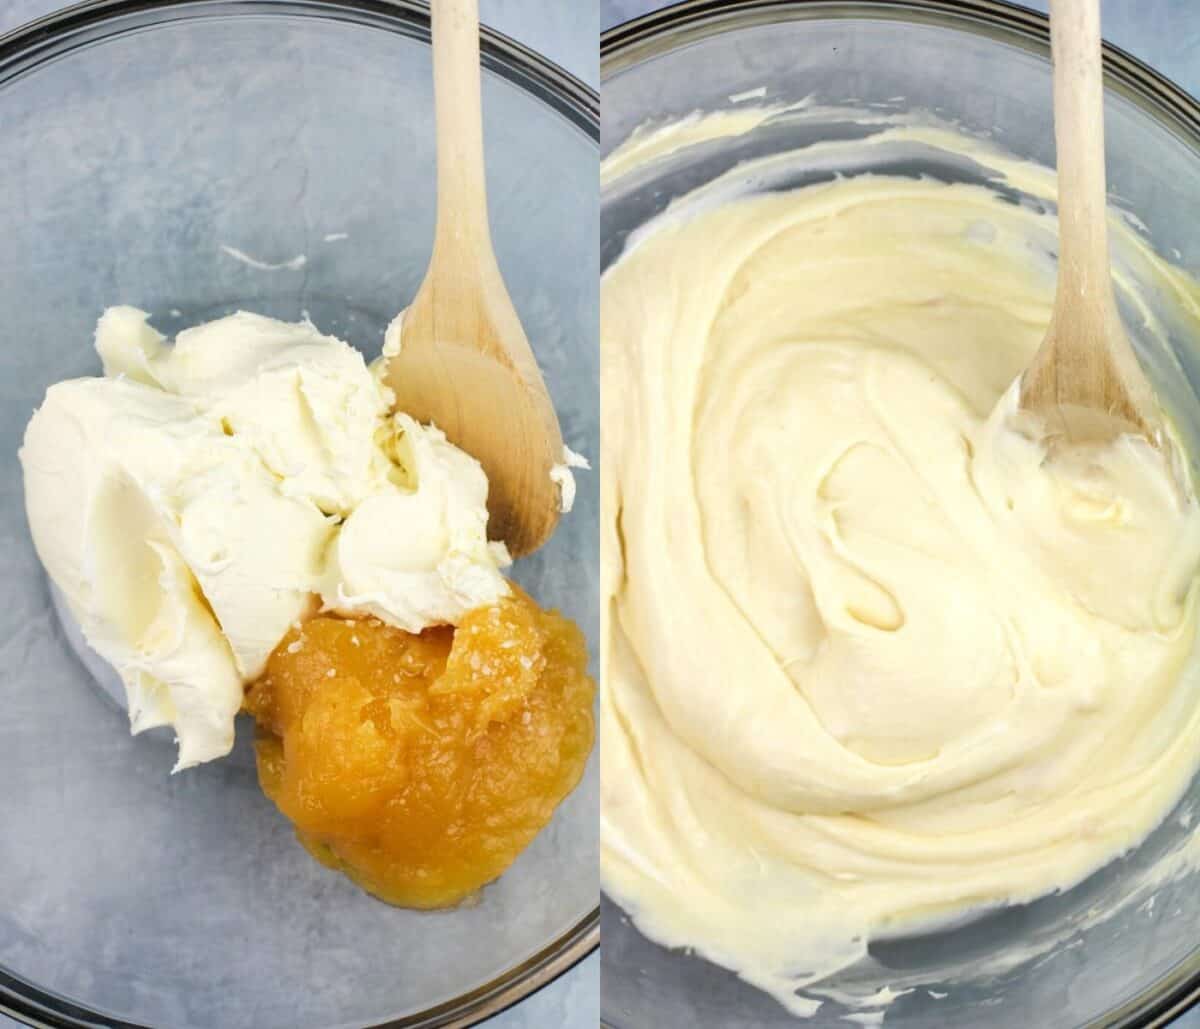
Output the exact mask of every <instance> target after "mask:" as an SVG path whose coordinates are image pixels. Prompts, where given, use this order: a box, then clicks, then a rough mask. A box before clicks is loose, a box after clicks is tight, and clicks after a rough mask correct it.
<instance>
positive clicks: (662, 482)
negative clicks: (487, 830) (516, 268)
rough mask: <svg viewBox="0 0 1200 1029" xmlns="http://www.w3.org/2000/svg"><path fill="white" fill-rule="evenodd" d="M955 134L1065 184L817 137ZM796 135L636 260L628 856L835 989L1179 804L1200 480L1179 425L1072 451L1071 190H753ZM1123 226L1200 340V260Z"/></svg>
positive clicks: (614, 763)
mask: <svg viewBox="0 0 1200 1029" xmlns="http://www.w3.org/2000/svg"><path fill="white" fill-rule="evenodd" d="M739 117H746V118H749V117H751V116H750V115H749V114H745V115H743V114H742V113H740V112H739ZM873 120H874V121H875V122H876V124H878V119H873ZM691 137H695V138H705V137H704V134H703V133H700V132H699V130H698V129H697V128H696V125H695V124H694V123H689V138H691ZM926 144H928V145H936V146H940V147H945V148H947V149H951V150H957V151H960V152H962V153H964V154H967V155H969V157H970V159H971V161H973V162H979V163H980V164H982V165H986V166H987V167H988V168H989V169H991V170H993V171H994V173H995V176H994V178H993V180H992V184H993V185H1004V186H1009V187H1015V188H1019V189H1021V190H1023V191H1025V192H1027V193H1029V194H1033V195H1037V196H1042V197H1052V196H1053V188H1054V183H1053V174H1052V173H1051V172H1049V171H1048V170H1046V169H1043V168H1040V167H1037V166H1034V165H1031V164H1025V163H1022V162H1018V161H1015V160H1012V159H1009V158H1004V157H1002V156H1001V155H997V154H995V153H994V152H991V151H988V150H987V149H986V148H983V147H982V146H980V145H979V144H977V143H975V142H973V141H971V140H969V139H967V138H966V137H962V136H958V135H957V134H953V133H949V132H946V131H944V130H935V129H922V128H920V127H917V126H915V125H913V124H908V125H901V126H900V127H895V128H885V129H883V130H881V131H879V132H878V133H877V134H876V135H874V136H872V137H870V138H869V139H866V140H861V141H858V142H856V143H852V144H846V143H839V144H829V145H827V146H826V145H824V144H818V145H817V146H814V147H812V148H809V151H808V152H806V154H805V155H804V157H805V159H807V160H809V161H810V162H811V163H812V165H813V166H819V167H824V166H826V165H828V166H832V167H836V166H837V160H838V155H839V154H844V153H853V151H854V148H856V147H857V148H860V149H861V148H868V147H894V148H897V151H898V152H904V150H905V148H908V147H912V146H918V145H926ZM639 147H640V149H641V150H642V151H643V152H645V153H649V154H650V155H651V157H652V158H653V157H657V156H659V154H660V152H661V150H662V148H661V147H655V146H649V147H648V146H647V143H646V139H645V138H644V137H643V138H642V139H641V141H640V143H639ZM616 159H617V160H618V161H619V162H621V163H622V170H624V169H625V167H626V166H627V165H629V164H630V161H631V155H630V154H629V153H625V154H621V153H618V154H617V155H616ZM781 160H791V161H795V160H796V155H787V156H786V157H785V158H784V159H781V158H779V157H773V158H767V159H762V160H760V161H759V162H757V164H758V167H757V169H755V168H748V167H746V166H742V167H740V168H737V169H734V171H733V172H731V173H728V174H727V176H726V177H725V178H724V179H722V180H717V181H716V182H714V183H712V184H710V185H709V186H707V187H704V188H703V189H702V190H701V191H700V193H699V194H698V195H696V196H693V197H685V198H683V199H682V200H680V201H678V202H677V203H676V204H675V205H673V206H672V207H671V208H670V209H668V211H667V212H665V213H664V214H663V215H661V216H660V217H659V218H658V219H657V220H656V221H655V222H653V223H651V224H650V225H648V226H645V227H644V228H643V229H642V230H640V231H639V233H638V234H637V237H636V238H635V239H634V240H633V241H632V242H631V244H630V245H629V246H628V247H627V250H626V253H625V254H624V255H623V256H622V257H621V258H620V259H619V260H618V261H617V262H616V263H615V264H614V265H613V266H612V267H610V268H609V269H608V270H607V272H606V273H605V275H604V278H603V281H602V287H601V310H602V339H601V343H602V396H603V404H604V424H605V437H604V450H603V455H602V482H603V487H602V488H603V511H602V526H603V529H602V531H603V534H604V535H603V539H602V547H603V552H602V553H603V562H602V564H603V569H604V576H605V578H604V582H603V585H602V589H603V594H604V596H603V611H604V624H603V634H602V638H603V648H604V649H603V668H604V672H603V690H602V725H603V729H602V733H601V740H602V744H601V745H602V760H603V768H604V775H603V800H602V804H603V833H602V850H601V866H602V876H603V881H604V885H605V888H606V890H607V891H608V892H609V893H610V894H611V895H612V896H614V898H615V899H617V900H618V901H619V902H620V903H621V904H622V905H623V906H624V907H625V908H626V910H627V911H628V912H629V913H630V914H631V916H632V917H633V918H634V921H635V922H636V924H637V925H638V927H639V928H640V929H641V930H642V931H643V932H644V933H646V934H647V935H648V936H650V937H651V938H652V939H654V940H656V941H659V942H661V943H663V944H666V945H668V946H688V947H693V948H695V949H696V950H698V951H699V952H700V953H702V954H704V955H705V956H706V957H708V958H710V959H711V960H714V961H716V962H718V963H720V964H722V965H725V966H726V967H729V968H731V969H734V970H735V971H737V972H738V973H739V974H740V975H741V976H742V977H743V978H745V979H746V980H748V981H750V982H752V983H755V984H756V985H758V986H760V987H762V988H763V989H766V990H768V991H770V992H771V993H773V994H774V995H775V996H776V997H778V998H779V1000H780V1001H781V1002H782V1003H784V1004H785V1005H787V1006H788V1007H789V1008H790V1009H791V1010H792V1011H794V1012H796V1013H797V1014H810V1013H811V1012H812V1011H813V1010H815V1007H816V1006H817V1004H818V1003H819V1001H818V1000H817V999H816V998H815V996H813V994H814V991H813V990H811V989H809V988H810V987H813V986H814V985H815V986H818V990H817V991H815V992H816V993H819V992H820V989H819V986H820V984H821V983H822V981H823V980H827V979H829V978H830V977H831V976H834V975H836V973H838V972H839V971H842V970H844V969H846V968H848V967H850V966H851V965H853V964H854V963H855V962H857V961H859V960H860V959H861V958H863V957H864V956H865V955H866V952H867V946H868V944H869V942H870V941H871V940H872V939H878V938H880V937H884V936H887V935H890V934H895V933H897V932H905V931H912V930H913V929H914V928H919V927H920V926H921V925H923V924H929V923H934V922H944V921H947V920H952V919H954V918H956V917H961V916H962V915H964V914H965V913H968V912H971V911H973V910H977V909H981V908H986V907H991V906H996V905H1002V904H1010V903H1016V902H1021V901H1027V900H1032V899H1034V898H1036V897H1038V896H1041V895H1043V894H1046V893H1048V892H1051V891H1054V890H1058V889H1063V888H1066V887H1069V886H1071V885H1073V884H1074V883H1076V882H1078V881H1080V880H1081V879H1082V878H1084V877H1086V876H1087V875H1089V874H1090V873H1092V872H1093V871H1095V870H1096V869H1098V868H1099V867H1101V866H1102V865H1104V864H1106V863H1107V862H1109V861H1111V860H1112V859H1113V858H1115V857H1117V856H1118V855H1120V854H1122V853H1124V852H1126V851H1128V850H1129V849H1130V848H1132V847H1134V846H1136V845H1137V844H1138V843H1139V842H1140V841H1141V840H1142V839H1143V838H1144V837H1145V836H1146V835H1147V834H1148V833H1149V832H1150V831H1151V830H1152V829H1153V828H1154V827H1155V826H1156V825H1157V824H1158V823H1159V822H1160V821H1161V820H1162V819H1163V818H1164V817H1165V816H1166V814H1167V813H1168V811H1169V810H1170V809H1171V807H1172V806H1173V804H1174V803H1175V802H1176V801H1177V800H1178V798H1179V796H1180V795H1181V793H1182V792H1183V790H1184V789H1185V788H1186V786H1187V784H1188V783H1189V781H1190V780H1191V778H1192V776H1193V775H1194V773H1195V771H1196V768H1197V763H1198V761H1200V753H1198V752H1197V750H1196V747H1195V745H1194V741H1195V739H1196V738H1197V733H1198V732H1200V676H1198V674H1197V666H1196V662H1195V660H1194V649H1195V637H1196V622H1197V608H1196V605H1197V590H1196V575H1197V567H1198V565H1200V506H1198V504H1197V500H1196V496H1195V493H1194V490H1193V487H1192V483H1191V477H1190V472H1189V469H1188V468H1187V467H1186V466H1185V462H1180V463H1179V464H1178V466H1176V467H1168V466H1167V464H1166V461H1165V459H1164V458H1163V456H1162V454H1161V453H1160V452H1159V451H1158V450H1156V449H1155V448H1153V447H1152V446H1150V445H1149V444H1148V443H1146V442H1145V441H1144V440H1141V439H1137V438H1128V437H1126V438H1122V439H1121V440H1119V441H1118V442H1117V443H1115V444H1113V445H1110V446H1104V447H1099V448H1091V449H1079V448H1070V447H1067V448H1057V447H1055V448H1051V447H1048V446H1047V442H1046V440H1045V439H1044V438H1043V437H1042V434H1041V433H1040V431H1039V426H1037V425H1036V424H1032V423H1030V422H1029V421H1028V420H1027V419H1026V418H1024V417H1023V416H1022V417H1018V414H1017V411H1016V381H1017V378H1018V376H1019V375H1020V373H1021V371H1022V369H1023V368H1024V367H1025V365H1026V364H1027V363H1028V361H1029V359H1030V358H1031V356H1032V355H1033V353H1034V351H1035V349H1036V348H1037V346H1038V344H1039V342H1040V340H1041V338H1042V336H1043V334H1044V332H1045V328H1046V325H1047V323H1048V321H1049V317H1050V310H1051V304H1052V301H1053V291H1054V277H1053V263H1052V258H1051V257H1050V254H1051V252H1052V250H1053V245H1054V219H1053V215H1052V214H1047V213H1045V212H1044V211H1043V210H1039V209H1035V208H1034V207H1033V206H1030V205H1026V204H1020V203H1013V202H1012V200H1011V198H1010V197H1005V196H1002V195H1001V194H1000V193H999V192H997V190H996V189H994V188H992V186H990V185H982V184H965V183H957V184H948V183H944V182H938V181H933V180H931V179H925V178H906V177H898V176H895V177H894V176H882V175H859V176H854V177H850V178H835V179H834V180H833V181H823V182H818V183H815V184H812V185H807V186H804V187H802V188H799V189H791V190H786V191H783V192H771V193H756V192H755V191H754V187H753V185H751V186H743V185H742V184H744V183H751V184H754V183H759V182H761V181H762V179H763V174H762V172H763V169H768V170H769V168H770V166H771V165H779V163H780V162H781ZM608 181H611V176H610V177H608ZM1117 231H1119V233H1120V234H1121V236H1122V240H1123V242H1124V243H1126V244H1127V246H1128V247H1129V248H1130V250H1131V252H1133V254H1134V257H1135V259H1136V261H1137V262H1138V267H1137V273H1138V277H1140V278H1145V277H1150V278H1151V279H1152V280H1153V281H1154V282H1155V283H1156V284H1158V286H1159V287H1161V288H1162V289H1163V290H1166V291H1168V292H1170V291H1175V292H1176V293H1178V295H1179V297H1180V305H1181V307H1185V308H1189V310H1190V312H1191V313H1190V315H1189V317H1190V318H1191V319H1192V322H1191V325H1190V328H1191V329H1192V331H1194V333H1195V335H1196V336H1197V337H1200V321H1197V320H1196V316H1195V304H1194V297H1195V293H1194V290H1195V285H1194V284H1193V283H1191V281H1190V280H1188V279H1186V277H1185V276H1183V274H1182V273H1180V272H1179V271H1178V270H1177V269H1173V268H1171V267H1169V266H1168V265H1166V264H1165V263H1163V262H1161V261H1160V260H1159V259H1158V258H1157V257H1155V256H1154V255H1153V254H1152V253H1151V252H1150V250H1149V248H1148V247H1146V246H1145V244H1144V243H1142V242H1140V241H1138V240H1136V239H1134V237H1133V234H1132V233H1131V232H1130V231H1129V230H1128V228H1127V227H1120V228H1119V229H1118V230H1117ZM1118 278H1119V280H1122V279H1123V281H1121V285H1122V286H1123V288H1124V289H1125V291H1126V292H1127V294H1128V297H1127V300H1128V301H1129V303H1131V304H1133V305H1134V306H1135V307H1137V305H1138V296H1137V289H1138V283H1137V282H1134V281H1132V273H1131V272H1130V271H1129V269H1128V268H1126V269H1124V270H1123V271H1121V270H1119V272H1118ZM1138 310H1139V312H1140V314H1142V315H1144V317H1145V319H1146V321H1147V325H1148V331H1151V332H1153V331H1157V330H1156V329H1155V326H1154V325H1153V324H1152V318H1151V316H1150V315H1149V313H1148V308H1145V307H1141V308H1138ZM1193 403H1194V401H1193ZM1176 442H1179V443H1180V446H1179V447H1178V448H1176V449H1179V450H1180V451H1185V450H1186V448H1185V447H1184V445H1183V444H1182V442H1181V441H1179V440H1177V441H1176ZM783 911H786V912H789V916H788V917H780V912H783ZM798 991H804V992H805V993H807V994H808V995H807V996H806V995H803V994H802V993H801V992H798Z"/></svg>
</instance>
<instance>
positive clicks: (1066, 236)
mask: <svg viewBox="0 0 1200 1029" xmlns="http://www.w3.org/2000/svg"><path fill="white" fill-rule="evenodd" d="M1050 46H1051V52H1052V54H1053V57H1054V64H1055V68H1056V70H1055V74H1054V140H1055V144H1056V146H1057V149H1058V181H1059V186H1060V188H1059V193H1058V233H1059V256H1058V261H1059V263H1058V276H1059V278H1058V294H1057V303H1056V306H1057V307H1058V308H1060V309H1062V308H1063V305H1068V309H1069V310H1070V311H1071V313H1072V317H1074V318H1078V317H1079V316H1080V315H1081V314H1086V313H1089V312H1090V313H1094V314H1095V315H1097V316H1099V315H1105V314H1107V310H1106V307H1107V302H1108V301H1110V300H1111V297H1112V278H1111V276H1110V274H1109V255H1108V229H1107V226H1106V222H1105V217H1106V215H1105V211H1106V208H1107V193H1106V188H1105V175H1104V82H1103V76H1102V70H1101V69H1102V65H1101V56H1100V0H1050ZM1064 185H1065V187H1066V188H1063V187H1064ZM1101 296H1103V297H1104V298H1105V301H1106V303H1105V304H1101V303H1098V302H1097V298H1098V297H1101ZM1093 328H1094V329H1097V330H1098V328H1099V327H1098V326H1095V327H1093Z"/></svg>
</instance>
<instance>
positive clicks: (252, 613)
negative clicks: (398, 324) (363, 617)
mask: <svg viewBox="0 0 1200 1029" xmlns="http://www.w3.org/2000/svg"><path fill="white" fill-rule="evenodd" d="M96 349H97V351H98V352H99V354H100V357H101V359H102V361H103V363H104V372H105V375H104V377H103V378H83V379H74V380H69V381H66V382H60V383H57V384H56V385H54V386H51V387H50V389H49V390H48V391H47V393H46V398H45V401H44V403H43V404H42V406H41V407H40V408H39V409H38V410H37V411H36V412H35V414H34V416H33V418H32V419H31V421H30V423H29V426H28V429H27V430H26V436H25V444H24V446H23V447H22V450H21V462H22V466H23V468H24V474H25V497H26V507H27V511H28V515H29V523H30V528H31V531H32V535H33V540H34V544H35V546H36V547H37V551H38V554H39V556H40V557H41V559H42V562H43V564H44V565H45V566H46V569H47V571H48V572H49V574H50V576H51V578H52V579H53V580H54V582H55V583H56V584H57V586H58V587H59V589H60V590H61V591H62V593H63V594H64V595H65V597H66V599H67V603H68V605H69V607H70V609H71V612H72V613H73V614H74V616H75V617H76V618H77V619H78V621H79V623H80V626H81V628H82V630H83V632H84V635H85V637H86V639H87V640H88V642H89V644H90V645H91V646H92V647H93V648H94V649H95V650H96V651H97V652H98V653H99V654H100V655H101V656H102V657H103V658H104V659H105V660H107V661H108V662H109V663H111V664H112V665H113V666H114V668H116V669H117V671H118V672H119V673H120V675H121V678H122V680H123V681H124V683H125V687H126V693H127V699H128V706H129V714H130V723H131V727H132V729H133V731H134V732H140V731H142V730H144V729H148V728H152V727H155V726H159V725H168V724H169V725H172V726H173V727H174V729H175V732H176V736H177V738H178V742H179V761H178V764H177V765H176V768H177V769H179V768H186V767H188V766H189V765H193V764H196V763H198V762H202V761H207V760H211V759H212V758H215V757H220V756H222V755H224V754H226V753H228V751H229V749H230V747H231V746H232V744H233V723H234V716H235V715H236V713H237V711H238V709H239V707H240V705H241V697H242V688H243V685H244V684H245V683H247V682H250V681H252V680H253V679H255V678H256V677H257V676H258V675H260V674H261V672H262V670H263V667H264V665H265V663H266V659H267V657H268V655H269V654H270V653H271V651H272V650H273V649H274V648H275V646H276V645H277V644H278V642H279V640H280V639H281V638H282V637H283V635H284V634H285V633H286V631H287V629H288V627H289V626H290V625H291V624H292V623H293V622H295V621H297V620H299V619H302V618H304V617H307V616H308V615H309V614H311V613H313V612H314V611H315V610H317V609H318V608H324V609H327V610H335V611H338V612H341V613H345V614H354V613H370V614H373V615H376V616H378V617H379V618H381V619H383V620H384V621H386V622H389V623H391V624H393V625H397V626H399V627H400V628H403V629H405V630H407V631H410V632H418V631H420V630H421V629H422V628H424V627H426V626H429V625H434V624H445V623H454V622H457V621H458V619H459V618H460V617H461V616H462V615H463V614H465V613H466V612H467V611H469V610H471V609H472V608H474V607H477V606H481V605H484V604H488V603H492V602H494V601H495V600H497V599H498V598H500V597H502V596H504V595H505V594H506V593H507V591H508V587H507V584H506V582H505V580H504V578H503V576H502V575H501V573H500V571H499V568H500V567H501V566H502V565H503V564H506V563H507V553H506V552H505V551H504V548H503V546H502V545H498V544H494V543H489V542H488V540H487V535H486V528H487V508H486V500H487V479H486V477H485V476H484V473H483V470H482V469H481V468H480V466H479V464H478V462H476V461H475V460H474V459H473V458H471V457H469V456H468V455H467V454H464V453H463V452H462V451H460V450H458V449H457V448H455V447H454V446H452V445H451V444H449V443H448V442H447V441H446V439H445V437H444V435H443V434H442V433H441V432H440V431H438V430H437V429H436V428H434V427H432V426H422V425H419V424H417V423H416V422H414V421H413V420H412V419H411V418H409V417H408V416H407V415H404V414H402V413H395V414H392V413H390V404H391V398H390V396H389V394H388V392H387V390H386V389H385V388H384V387H382V386H381V384H380V382H379V381H378V379H377V377H376V376H375V375H373V374H372V372H371V370H370V369H369V368H368V366H367V365H366V363H365V362H364V361H363V358H362V356H361V355H360V354H359V353H358V352H357V351H355V350H354V349H353V348H352V347H350V346H349V345H348V344H346V343H344V342H342V341H340V340H338V339H335V338H334V337H331V336H325V335H322V334H321V333H320V332H318V331H317V330H316V328H314V327H313V326H312V325H311V324H310V323H308V322H301V323H297V324H289V323H285V322H280V321H276V320H274V319H271V318H265V317H261V316H258V315H253V314H246V313H238V314H235V315H231V316H229V317H226V318H221V319H219V320H217V321H213V322H210V323H208V324H205V325H201V326H197V327H196V328H193V329H189V330H186V331H184V332H181V333H179V335H178V337H177V339H176V341H175V343H174V345H173V346H172V345H168V344H167V343H166V341H165V339H164V337H163V336H162V335H160V334H159V333H158V332H156V331H155V330H154V329H153V328H152V327H151V326H150V325H149V324H148V322H147V316H146V314H145V313H144V312H142V311H139V310H136V309H134V308H131V307H115V308H111V309H109V310H108V311H106V312H105V313H104V315H103V316H102V317H101V319H100V322H99V324H98V326H97V330H96Z"/></svg>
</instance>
